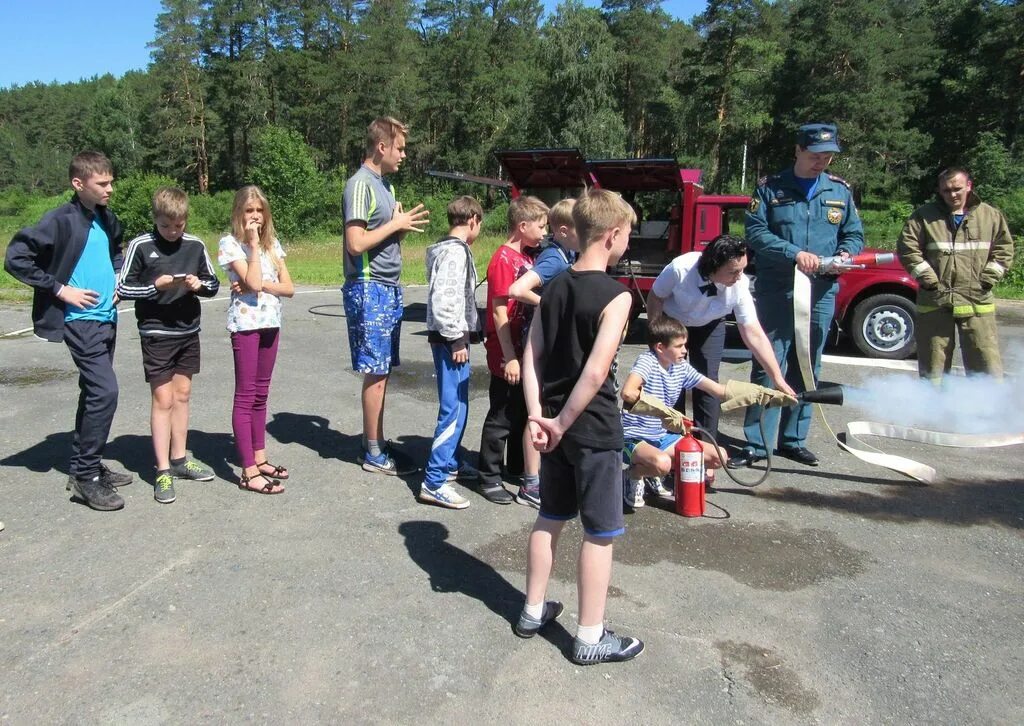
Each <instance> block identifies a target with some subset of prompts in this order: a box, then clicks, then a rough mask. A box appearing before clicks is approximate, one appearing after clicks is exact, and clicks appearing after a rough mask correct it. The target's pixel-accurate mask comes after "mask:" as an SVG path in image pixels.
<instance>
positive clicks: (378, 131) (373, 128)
mask: <svg viewBox="0 0 1024 726" xmlns="http://www.w3.org/2000/svg"><path fill="white" fill-rule="evenodd" d="M408 135H409V127H408V126H406V125H405V124H403V123H402V122H401V121H399V120H398V119H396V118H392V117H391V116H381V117H379V118H375V119H374V120H373V121H371V122H370V125H369V126H367V127H366V154H367V156H370V155H372V154H373V153H374V152H375V151H376V150H377V144H379V143H381V142H384V143H386V144H388V145H390V144H393V143H395V139H397V138H398V137H399V136H408Z"/></svg>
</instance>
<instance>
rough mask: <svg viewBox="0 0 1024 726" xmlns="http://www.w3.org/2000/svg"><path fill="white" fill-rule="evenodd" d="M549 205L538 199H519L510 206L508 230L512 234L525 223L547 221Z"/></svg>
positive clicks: (528, 197) (529, 197) (514, 200)
mask: <svg viewBox="0 0 1024 726" xmlns="http://www.w3.org/2000/svg"><path fill="white" fill-rule="evenodd" d="M547 216H548V205H546V204H545V203H544V202H542V201H541V200H539V199H538V198H537V197H531V196H526V197H518V198H516V199H513V200H512V202H511V203H510V204H509V205H508V230H509V232H512V231H514V230H515V229H516V227H518V226H519V225H520V224H522V223H523V222H536V221H537V220H540V219H547Z"/></svg>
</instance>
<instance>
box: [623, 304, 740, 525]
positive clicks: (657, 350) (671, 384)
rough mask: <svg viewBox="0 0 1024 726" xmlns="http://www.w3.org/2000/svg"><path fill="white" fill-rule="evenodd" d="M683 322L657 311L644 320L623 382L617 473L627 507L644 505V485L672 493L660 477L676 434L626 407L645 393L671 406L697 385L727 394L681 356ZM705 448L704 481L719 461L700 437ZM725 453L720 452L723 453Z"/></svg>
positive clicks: (659, 492) (655, 491)
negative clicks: (642, 336) (640, 347)
mask: <svg viewBox="0 0 1024 726" xmlns="http://www.w3.org/2000/svg"><path fill="white" fill-rule="evenodd" d="M686 338H687V332H686V326H685V325H683V324H682V323H680V322H679V321H678V320H676V319H675V318H670V317H669V316H667V315H661V316H659V317H657V318H655V319H654V320H652V321H651V322H649V323H648V325H647V347H648V348H649V350H647V351H645V352H643V353H641V354H640V356H639V357H638V358H637V359H636V363H634V364H633V369H632V370H631V371H630V372H629V375H628V376H627V377H626V382H625V383H624V384H623V386H622V394H621V395H622V401H623V403H624V404H625V409H626V410H624V411H623V412H622V431H623V434H624V437H625V441H626V443H625V447H624V448H623V450H622V461H623V462H624V463H625V464H626V465H627V466H628V467H629V468H627V469H625V470H624V471H623V473H622V487H623V488H622V498H623V500H624V502H625V505H626V508H627V509H639V508H640V507H642V506H644V489H645V488H646V489H647V490H648V492H649V493H650V494H652V495H656V496H661V497H669V496H671V495H672V492H671V491H670V490H669V489H667V488H666V487H665V485H664V484H663V483H662V477H665V476H667V475H668V474H669V473H670V472H671V471H672V450H673V449H674V448H675V445H676V442H678V441H679V434H678V433H669V432H668V431H667V430H666V429H665V425H664V423H663V422H662V420H661V419H660V418H655V417H654V416H645V415H641V414H638V413H630V412H629V409H630V408H632V407H633V405H634V404H635V403H636V402H637V401H638V400H639V398H640V394H641V393H646V394H647V395H648V396H651V397H653V398H655V399H657V400H658V401H660V402H662V403H664V404H665V405H666V406H668V407H671V406H673V405H674V404H675V402H676V401H677V400H678V399H679V396H680V394H681V393H682V392H683V391H688V390H690V389H691V388H697V389H699V390H701V391H704V392H705V393H708V394H710V395H712V396H716V397H718V398H720V399H724V398H726V395H727V394H726V390H725V386H723V385H722V384H721V383H718V382H717V381H713V380H711V379H710V378H707V377H706V376H703V375H701V374H700V373H698V372H697V370H696V369H695V368H694V367H693V366H691V365H690V363H689V362H688V361H687V360H686ZM699 443H700V445H701V448H702V449H703V450H704V468H705V470H706V471H707V483H708V485H711V484H712V483H713V482H714V470H715V469H718V468H721V466H722V464H723V463H724V462H723V461H722V460H721V458H720V457H719V455H718V451H717V450H716V449H715V447H714V446H712V445H711V444H709V443H707V442H705V441H700V442H699ZM724 453H725V452H722V454H723V455H724Z"/></svg>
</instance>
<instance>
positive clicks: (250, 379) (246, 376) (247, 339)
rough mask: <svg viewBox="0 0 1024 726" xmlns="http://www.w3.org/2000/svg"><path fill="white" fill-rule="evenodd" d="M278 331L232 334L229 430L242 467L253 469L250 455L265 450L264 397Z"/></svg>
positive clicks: (251, 331)
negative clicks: (232, 387) (232, 396)
mask: <svg viewBox="0 0 1024 726" xmlns="http://www.w3.org/2000/svg"><path fill="white" fill-rule="evenodd" d="M280 332H281V329H280V328H262V329H260V330H245V331H242V332H238V333H232V334H231V349H232V351H234V354H235V403H234V406H233V407H232V409H231V430H232V431H234V434H235V446H237V447H238V458H239V460H240V461H241V464H242V466H243V467H247V466H255V465H256V455H255V454H254V453H253V452H255V451H259V450H261V449H264V448H266V440H267V394H268V393H269V392H270V376H271V374H273V372H274V362H275V361H276V360H277V343H278V341H279V340H280V337H281V336H280Z"/></svg>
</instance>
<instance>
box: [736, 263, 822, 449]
mask: <svg viewBox="0 0 1024 726" xmlns="http://www.w3.org/2000/svg"><path fill="white" fill-rule="evenodd" d="M837 289H838V285H836V284H835V283H831V284H828V283H827V282H826V284H825V285H822V284H821V283H819V282H818V281H815V284H814V285H812V287H811V336H810V347H811V368H812V370H813V371H814V380H815V381H817V380H818V374H819V373H820V372H821V351H822V350H823V349H824V348H825V340H826V338H827V337H828V331H829V327H830V326H831V325H832V316H833V315H834V314H835V309H836V290H837ZM754 304H755V306H756V308H757V319H758V320H759V321H760V323H761V327H763V328H764V332H765V333H766V334H767V336H768V340H770V341H771V344H772V350H773V351H774V352H775V360H777V361H778V362H779V368H780V369H781V370H782V374H783V375H784V376H785V377H786V383H788V384H789V385H790V387H791V388H792V389H793V390H794V391H796V392H798V393H799V392H801V391H803V390H805V386H804V383H803V379H802V378H801V377H800V363H799V362H798V361H797V357H796V341H795V339H794V336H793V293H792V291H790V292H771V293H762V292H761V291H758V293H757V298H756V299H755V301H754ZM750 382H751V383H756V384H758V385H761V386H768V387H771V385H772V382H771V379H770V378H768V374H767V373H765V371H764V368H762V367H761V364H760V363H758V362H757V359H754V361H753V366H752V367H751V369H750ZM762 410H763V408H762V407H761V406H750V407H749V408H748V409H747V413H746V416H745V417H744V419H743V433H744V435H745V436H746V438H747V446H748V447H749V448H750V449H752V450H753V451H754V453H755V454H757V455H758V456H764V455H765V446H766V442H765V440H762V438H761V430H760V428H759V426H758V421H759V419H760V418H761V411H762ZM813 413H814V411H813V409H812V407H811V404H809V403H803V404H800V405H798V406H788V407H785V408H769V409H768V411H767V413H765V416H764V434H765V439H766V440H767V442H769V444H774V445H775V446H777V447H787V448H795V447H802V446H805V445H806V441H807V434H808V432H809V431H810V428H811V416H812V415H813Z"/></svg>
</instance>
